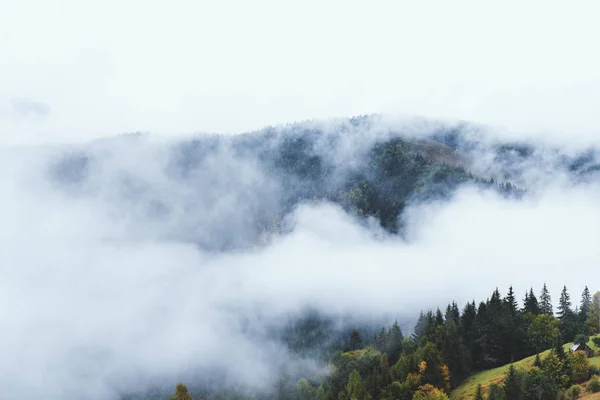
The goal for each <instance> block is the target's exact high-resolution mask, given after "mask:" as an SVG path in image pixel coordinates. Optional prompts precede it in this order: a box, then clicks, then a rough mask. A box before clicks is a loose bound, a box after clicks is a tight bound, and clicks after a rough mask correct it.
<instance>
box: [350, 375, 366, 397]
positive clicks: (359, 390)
mask: <svg viewBox="0 0 600 400" xmlns="http://www.w3.org/2000/svg"><path fill="white" fill-rule="evenodd" d="M346 391H347V392H348V398H349V399H350V400H366V399H367V398H368V397H367V392H366V390H365V388H364V386H363V383H362V379H361V378H360V374H359V373H358V371H357V370H356V369H355V370H353V371H352V372H351V373H350V376H349V377H348V386H346Z"/></svg>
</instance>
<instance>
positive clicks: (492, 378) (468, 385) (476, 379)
mask: <svg viewBox="0 0 600 400" xmlns="http://www.w3.org/2000/svg"><path fill="white" fill-rule="evenodd" d="M572 344H573V343H567V344H565V345H564V346H563V348H564V349H565V351H568V350H569V348H570V347H571V345H572ZM588 345H589V346H590V347H592V348H593V346H594V345H593V343H592V342H591V341H590V342H589V343H588ZM549 353H550V350H546V351H544V352H543V353H540V357H541V358H542V359H543V358H544V357H545V356H547V355H548V354H549ZM534 360H535V356H530V357H527V358H524V359H522V360H519V361H517V362H515V363H513V365H514V366H515V367H517V368H523V367H530V366H531V365H533V362H534ZM589 360H590V364H591V365H596V366H598V367H600V356H596V357H592V358H590V359H589ZM509 366H510V364H506V365H503V366H501V367H498V368H493V369H489V370H486V371H482V372H479V373H477V374H475V375H473V376H471V377H469V378H467V379H466V380H465V381H464V382H463V383H462V384H461V385H460V386H458V387H457V388H456V389H454V390H453V391H452V393H451V395H450V399H451V400H470V399H474V398H475V392H476V391H477V386H478V385H481V386H482V388H483V389H484V390H485V389H487V388H488V387H489V386H490V384H492V383H496V384H501V383H502V382H503V381H504V376H505V374H506V373H507V372H508V368H509ZM594 396H599V395H598V394H593V395H590V397H585V398H586V399H587V398H589V399H593V398H594V399H595V398H596V397H594ZM598 398H600V397H598Z"/></svg>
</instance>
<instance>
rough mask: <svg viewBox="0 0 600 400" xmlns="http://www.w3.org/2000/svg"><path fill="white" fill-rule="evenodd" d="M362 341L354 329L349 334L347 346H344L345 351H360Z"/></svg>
mask: <svg viewBox="0 0 600 400" xmlns="http://www.w3.org/2000/svg"><path fill="white" fill-rule="evenodd" d="M362 347H363V341H362V338H361V337H360V333H358V332H357V331H356V330H355V329H353V330H352V333H350V338H349V339H348V345H347V346H346V351H354V350H359V349H362Z"/></svg>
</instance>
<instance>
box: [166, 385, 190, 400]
mask: <svg viewBox="0 0 600 400" xmlns="http://www.w3.org/2000/svg"><path fill="white" fill-rule="evenodd" d="M171 400H192V396H190V394H189V392H188V388H187V386H185V385H184V384H183V383H178V384H177V387H176V388H175V396H173V397H171Z"/></svg>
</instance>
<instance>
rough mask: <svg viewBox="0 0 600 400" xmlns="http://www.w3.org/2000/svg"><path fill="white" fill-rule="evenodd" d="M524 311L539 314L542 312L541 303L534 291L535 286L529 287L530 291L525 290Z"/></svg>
mask: <svg viewBox="0 0 600 400" xmlns="http://www.w3.org/2000/svg"><path fill="white" fill-rule="evenodd" d="M523 312H524V313H531V314H533V315H538V314H539V313H540V305H539V304H538V300H537V297H535V294H534V293H533V288H531V289H529V293H527V292H525V300H523Z"/></svg>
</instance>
